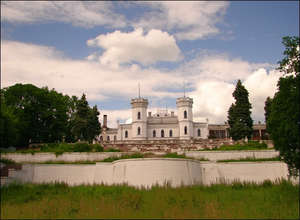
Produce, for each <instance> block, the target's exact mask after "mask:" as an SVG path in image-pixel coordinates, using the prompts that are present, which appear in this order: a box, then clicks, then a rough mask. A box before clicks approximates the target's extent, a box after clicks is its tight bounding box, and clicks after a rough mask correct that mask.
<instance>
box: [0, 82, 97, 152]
mask: <svg viewBox="0 0 300 220" xmlns="http://www.w3.org/2000/svg"><path fill="white" fill-rule="evenodd" d="M99 114H100V113H99V111H98V109H97V106H96V105H95V106H94V107H92V108H91V107H90V106H89V104H88V102H87V100H86V96H85V94H83V95H82V97H81V98H80V99H79V98H78V97H76V96H72V97H70V96H68V95H63V94H61V93H58V92H57V91H55V90H54V89H52V90H49V89H48V88H47V87H43V88H38V87H36V86H34V85H32V84H15V85H13V86H10V87H7V88H4V89H1V112H0V136H1V140H0V147H1V148H6V147H10V146H14V147H27V146H28V145H29V144H30V143H54V142H63V141H65V142H76V141H78V140H82V141H88V142H92V141H93V139H94V138H95V137H96V136H97V135H98V134H100V129H101V126H100V123H99V120H98V116H99Z"/></svg>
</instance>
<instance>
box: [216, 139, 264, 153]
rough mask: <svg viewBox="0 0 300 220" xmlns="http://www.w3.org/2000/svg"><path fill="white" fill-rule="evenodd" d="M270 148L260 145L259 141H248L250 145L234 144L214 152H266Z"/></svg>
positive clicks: (221, 147) (223, 146)
mask: <svg viewBox="0 0 300 220" xmlns="http://www.w3.org/2000/svg"><path fill="white" fill-rule="evenodd" d="M266 149H268V146H267V144H266V143H259V142H258V141H248V143H243V144H234V145H221V146H220V147H219V148H213V149H212V150H225V151H226V150H266Z"/></svg>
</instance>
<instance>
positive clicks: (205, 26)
mask: <svg viewBox="0 0 300 220" xmlns="http://www.w3.org/2000/svg"><path fill="white" fill-rule="evenodd" d="M142 4H145V5H147V6H151V7H152V9H153V10H151V11H150V12H149V13H146V14H145V16H143V17H142V18H141V19H140V20H138V21H137V23H136V24H135V26H137V27H145V28H148V29H150V28H159V29H166V30H169V31H173V32H174V33H175V36H176V37H177V38H178V39H180V40H195V39H203V38H205V37H208V36H211V35H216V34H218V33H219V32H220V30H219V29H218V28H217V26H216V24H218V23H221V22H223V17H224V14H225V12H226V9H227V7H228V6H229V3H228V2H219V1H218V2H216V1H215V2H204V1H188V2H179V1H165V2H164V1H163V2H151V3H149V2H144V3H142Z"/></svg>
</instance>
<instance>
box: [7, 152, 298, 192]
mask: <svg viewBox="0 0 300 220" xmlns="http://www.w3.org/2000/svg"><path fill="white" fill-rule="evenodd" d="M8 178H9V180H10V181H19V182H33V183H50V182H65V183H67V184H69V185H78V184H101V183H104V184H107V185H112V184H123V183H127V184H128V185H132V186H136V187H142V186H143V187H151V186H153V185H155V184H159V185H163V184H165V183H169V184H170V185H171V186H173V187H177V186H180V185H181V184H183V185H193V184H199V183H202V184H205V185H210V184H213V183H219V182H227V183H231V182H233V181H236V180H240V181H250V182H256V183H260V182H263V181H264V180H267V179H268V180H271V181H275V180H276V179H281V178H283V179H288V169H287V166H286V164H285V163H282V162H234V163H215V162H200V161H197V160H189V159H171V158H164V159H163V158H142V159H127V160H119V161H114V162H112V163H96V164H89V165H65V164H25V165H23V168H22V169H21V170H19V171H14V172H9V177H8ZM298 181H299V179H298V180H294V182H298Z"/></svg>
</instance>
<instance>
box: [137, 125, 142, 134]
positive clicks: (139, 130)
mask: <svg viewBox="0 0 300 220" xmlns="http://www.w3.org/2000/svg"><path fill="white" fill-rule="evenodd" d="M137 135H141V128H140V127H138V130H137Z"/></svg>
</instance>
